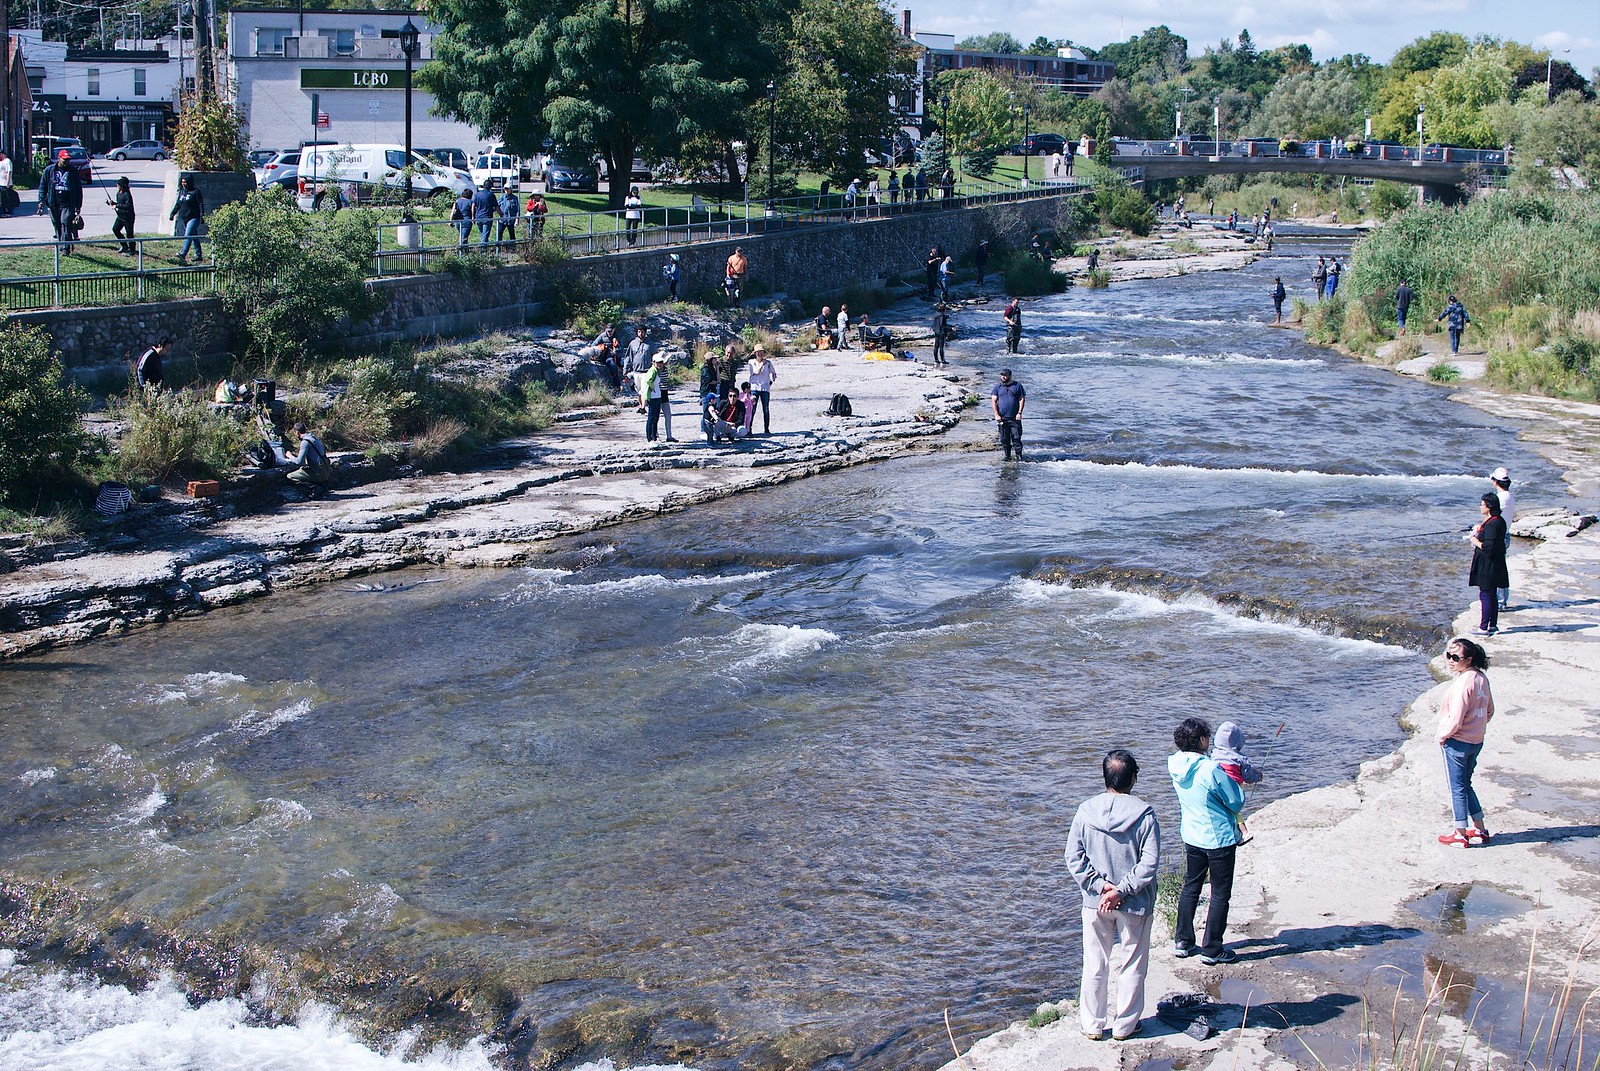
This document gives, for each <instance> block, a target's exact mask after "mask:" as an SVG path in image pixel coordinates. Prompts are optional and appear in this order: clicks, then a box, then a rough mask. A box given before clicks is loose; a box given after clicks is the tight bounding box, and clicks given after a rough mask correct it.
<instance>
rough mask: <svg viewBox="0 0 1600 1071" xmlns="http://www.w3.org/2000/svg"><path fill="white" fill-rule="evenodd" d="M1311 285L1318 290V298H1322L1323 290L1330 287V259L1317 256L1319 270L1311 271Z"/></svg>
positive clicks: (1319, 299)
mask: <svg viewBox="0 0 1600 1071" xmlns="http://www.w3.org/2000/svg"><path fill="white" fill-rule="evenodd" d="M1311 285H1312V288H1313V289H1315V290H1316V292H1317V300H1318V301H1321V300H1322V295H1323V292H1324V291H1326V290H1327V289H1328V261H1327V259H1326V258H1325V257H1318V258H1317V270H1316V271H1314V272H1312V273H1311Z"/></svg>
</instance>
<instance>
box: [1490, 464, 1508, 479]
mask: <svg viewBox="0 0 1600 1071" xmlns="http://www.w3.org/2000/svg"><path fill="white" fill-rule="evenodd" d="M1489 479H1491V480H1500V481H1505V480H1509V479H1511V473H1509V472H1507V471H1506V467H1505V466H1504V465H1501V466H1500V467H1499V468H1497V469H1495V470H1494V471H1493V472H1491V473H1489Z"/></svg>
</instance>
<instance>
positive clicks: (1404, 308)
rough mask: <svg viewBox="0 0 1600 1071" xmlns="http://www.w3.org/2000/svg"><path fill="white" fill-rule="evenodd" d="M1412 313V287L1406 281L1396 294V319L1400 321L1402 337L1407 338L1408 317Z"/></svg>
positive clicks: (1401, 284)
mask: <svg viewBox="0 0 1600 1071" xmlns="http://www.w3.org/2000/svg"><path fill="white" fill-rule="evenodd" d="M1410 311H1411V286H1410V284H1408V283H1407V282H1406V281H1405V280H1404V279H1401V280H1400V286H1399V288H1398V289H1397V290H1395V292H1394V318H1395V319H1396V320H1398V321H1400V337H1401V338H1405V337H1406V315H1407V314H1408V313H1409V312H1410Z"/></svg>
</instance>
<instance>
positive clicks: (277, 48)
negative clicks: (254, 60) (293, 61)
mask: <svg viewBox="0 0 1600 1071" xmlns="http://www.w3.org/2000/svg"><path fill="white" fill-rule="evenodd" d="M289 33H290V31H289V30H287V29H281V28H277V29H269V28H262V29H259V30H257V31H256V55H258V56H281V55H283V39H284V38H285V37H288V36H289Z"/></svg>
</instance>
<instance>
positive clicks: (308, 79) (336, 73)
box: [300, 67, 405, 89]
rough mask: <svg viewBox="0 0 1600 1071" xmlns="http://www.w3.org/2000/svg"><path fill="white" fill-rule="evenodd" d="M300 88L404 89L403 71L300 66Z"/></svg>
mask: <svg viewBox="0 0 1600 1071" xmlns="http://www.w3.org/2000/svg"><path fill="white" fill-rule="evenodd" d="M300 88H301V89H404V88H405V73H404V72H403V71H383V70H370V69H369V70H362V69H360V68H350V67H302V68H301V69H300Z"/></svg>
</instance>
